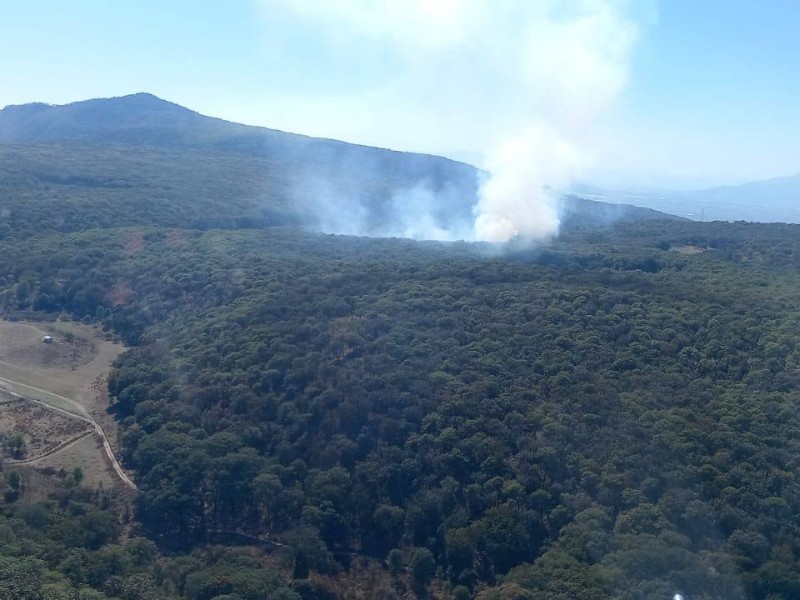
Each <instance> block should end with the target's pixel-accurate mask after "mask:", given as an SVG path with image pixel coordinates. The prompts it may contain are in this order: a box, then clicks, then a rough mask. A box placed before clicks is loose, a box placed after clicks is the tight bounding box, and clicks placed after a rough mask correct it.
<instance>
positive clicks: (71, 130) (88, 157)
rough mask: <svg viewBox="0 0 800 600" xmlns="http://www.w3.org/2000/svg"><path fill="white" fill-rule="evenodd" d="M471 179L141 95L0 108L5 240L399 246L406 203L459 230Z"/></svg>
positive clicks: (596, 211)
mask: <svg viewBox="0 0 800 600" xmlns="http://www.w3.org/2000/svg"><path fill="white" fill-rule="evenodd" d="M482 176H483V174H482V173H481V172H480V171H479V170H477V169H476V168H475V167H473V166H471V165H468V164H465V163H461V162H457V161H453V160H450V159H447V158H443V157H439V156H432V155H426V154H416V153H408V152H395V151H392V150H386V149H380V148H372V147H368V146H360V145H356V144H349V143H345V142H341V141H336V140H328V139H319V138H312V137H307V136H303V135H298V134H293V133H286V132H283V131H277V130H273V129H266V128H262V127H251V126H246V125H240V124H236V123H231V122H228V121H224V120H221V119H216V118H212V117H207V116H203V115H200V114H199V113H196V112H194V111H192V110H189V109H187V108H184V107H182V106H179V105H177V104H173V103H171V102H167V101H165V100H161V99H160V98H157V97H155V96H153V95H151V94H145V93H140V94H133V95H130V96H124V97H120V98H109V99H95V100H87V101H83V102H76V103H73V104H67V105H63V106H53V105H47V104H41V103H36V104H26V105H21V106H8V107H6V108H5V109H3V110H0V208H2V209H3V211H2V213H0V215H4V216H0V234H2V232H3V231H4V230H5V231H6V233H5V235H9V233H8V232H12V233H13V232H19V231H22V230H25V229H26V228H29V227H30V226H31V225H30V224H31V223H32V222H33V223H36V224H37V227H39V228H42V229H48V228H53V229H57V230H60V231H69V230H77V229H85V228H91V227H107V226H140V225H159V226H170V227H189V228H211V227H268V226H275V225H307V226H310V227H316V228H319V229H322V230H326V231H332V232H340V233H365V234H375V235H403V230H402V228H401V227H397V226H396V222H397V221H398V215H400V214H402V213H404V211H405V209H406V208H407V207H409V206H411V205H419V204H420V203H424V204H426V207H425V210H426V211H427V212H428V213H429V214H427V213H426V215H427V216H428V217H429V218H430V219H431V220H432V226H433V227H437V228H444V229H448V228H451V229H454V230H455V229H460V230H463V229H464V228H466V227H468V226H469V225H470V224H471V222H472V218H473V215H472V207H473V206H474V204H475V202H476V199H477V194H478V187H479V181H480V178H481V177H482ZM53 207H57V210H55V211H54V210H53ZM577 207H579V208H580V211H578V210H577ZM565 212H566V214H567V216H568V218H569V221H570V222H573V223H574V222H578V221H580V222H581V223H582V224H586V223H591V222H594V223H602V224H606V223H608V222H611V221H614V220H620V219H623V220H631V219H634V220H635V219H639V218H642V219H651V218H654V217H656V218H660V217H665V216H666V215H660V214H658V213H655V212H653V211H641V210H637V209H636V208H634V207H624V208H619V207H613V208H609V207H608V206H604V205H603V204H597V203H586V202H578V203H576V201H575V200H573V201H568V202H566V203H565ZM578 212H580V215H578ZM353 223H357V225H358V227H357V229H353V230H352V231H351V230H348V227H349V226H350V225H351V224H353ZM406 225H407V224H406Z"/></svg>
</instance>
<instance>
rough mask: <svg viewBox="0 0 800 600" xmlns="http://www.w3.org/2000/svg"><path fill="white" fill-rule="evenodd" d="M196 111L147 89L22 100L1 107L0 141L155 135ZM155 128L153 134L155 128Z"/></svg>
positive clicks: (193, 119)
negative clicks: (57, 101) (54, 100)
mask: <svg viewBox="0 0 800 600" xmlns="http://www.w3.org/2000/svg"><path fill="white" fill-rule="evenodd" d="M202 118H203V117H201V116H200V115H198V114H197V113H196V112H194V111H192V110H190V109H188V108H184V107H183V106H180V105H178V104H175V103H173V102H168V101H167V100H162V99H161V98H159V97H158V96H154V95H153V94H150V93H147V92H138V93H135V94H129V95H127V96H119V97H116V98H95V99H92V100H82V101H80V102H72V103H70V104H62V105H53V104H43V103H35V104H23V105H20V106H7V107H6V108H5V109H3V110H0V141H5V142H40V141H55V140H71V141H75V140H84V141H86V140H97V141H133V140H134V139H138V140H139V141H140V142H142V143H148V142H155V141H158V139H156V138H162V137H163V131H164V130H169V129H173V130H174V129H176V128H182V127H185V126H186V125H188V124H190V123H194V122H196V121H198V120H200V119H202ZM156 130H158V131H159V132H160V133H159V134H158V135H156V136H155V138H153V139H150V138H152V137H153V136H152V134H153V132H154V131H156Z"/></svg>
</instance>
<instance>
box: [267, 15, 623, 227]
mask: <svg viewBox="0 0 800 600" xmlns="http://www.w3.org/2000/svg"><path fill="white" fill-rule="evenodd" d="M264 3H265V6H266V8H267V12H268V11H269V10H270V9H275V10H284V11H286V10H288V11H289V12H290V13H292V14H293V15H294V17H295V18H300V19H302V20H304V22H306V23H309V24H311V25H313V26H314V27H316V28H317V29H318V30H319V32H320V35H322V36H326V37H327V38H328V41H329V42H330V43H331V44H337V45H343V44H345V45H346V44H361V46H360V47H364V48H371V49H374V50H375V52H381V53H387V54H386V56H387V60H386V64H387V71H386V72H385V73H383V77H380V78H379V79H380V80H381V81H380V82H377V83H376V85H375V86H374V88H371V89H369V90H363V91H362V92H360V95H361V96H362V97H366V98H368V99H369V105H370V106H372V107H374V110H373V111H372V112H373V114H371V115H369V118H371V119H372V120H373V121H375V122H376V126H377V127H380V126H381V125H380V123H381V122H386V121H391V119H392V118H393V113H392V110H393V109H394V108H398V109H399V111H398V117H397V118H398V119H400V120H402V119H403V117H402V115H400V114H399V112H400V111H402V112H405V113H406V114H409V113H410V114H411V115H412V117H410V118H406V119H405V121H406V122H404V123H403V124H404V125H405V126H407V127H408V128H409V129H410V130H411V131H410V133H411V134H412V135H413V130H414V127H415V125H414V122H413V121H414V120H416V123H417V125H416V127H419V128H423V127H425V128H430V127H434V128H436V129H437V131H440V132H441V141H440V146H441V147H442V148H446V147H451V148H457V147H458V146H461V147H464V148H480V149H481V150H482V152H483V154H484V155H485V157H486V163H485V167H486V169H487V171H488V172H489V174H490V175H489V176H488V177H487V178H486V180H485V181H484V182H483V183H482V184H481V186H480V191H479V194H478V200H477V202H476V203H475V205H474V207H473V217H474V218H473V222H472V223H470V224H469V225H468V226H464V224H463V223H460V224H459V226H458V227H457V228H454V227H452V226H450V227H448V226H442V224H441V223H438V222H437V221H436V219H435V218H432V215H434V214H435V212H436V210H435V206H426V205H425V203H421V202H412V203H402V202H400V203H398V202H395V203H394V204H395V205H396V208H397V210H398V212H397V214H396V217H397V218H396V220H397V222H398V227H397V228H395V229H396V231H394V230H392V231H390V232H388V233H389V234H391V235H411V236H413V237H418V238H428V239H467V240H480V241H494V242H503V241H508V240H509V239H512V238H515V237H518V238H521V239H523V240H530V241H538V240H543V239H547V238H549V237H552V236H554V235H556V234H557V232H558V228H559V202H558V196H557V191H558V190H562V189H564V188H565V187H566V186H567V185H568V184H569V182H570V181H572V180H573V179H574V178H575V177H576V176H578V175H579V174H580V172H581V170H582V169H584V168H585V167H586V166H587V165H588V164H590V162H591V152H590V150H589V147H590V146H591V137H592V134H593V126H594V124H595V123H596V122H597V120H598V119H599V118H600V117H601V116H602V114H603V113H605V112H606V111H608V110H609V108H610V107H611V106H612V105H613V104H614V102H615V100H616V99H617V98H618V96H619V95H620V93H621V92H622V91H623V89H624V87H625V85H626V82H627V79H628V73H629V63H630V56H631V51H632V48H633V46H634V43H635V41H636V38H637V33H638V28H637V24H636V20H635V19H634V17H633V16H632V14H631V10H630V6H629V4H628V3H627V2H625V1H623V0H580V1H567V0H538V1H536V2H528V1H526V0H329V1H325V0H264ZM376 115H379V118H376ZM414 115H416V116H418V118H417V119H415V118H414ZM365 118H366V117H365ZM457 145H458V146H457ZM415 196H416V197H419V196H420V193H419V191H416V192H415ZM423 196H424V194H423ZM431 196H433V195H431ZM434 202H435V199H434ZM337 204H338V205H341V204H342V201H337ZM351 212H352V213H353V214H357V213H358V210H353V211H351ZM409 224H414V226H409ZM390 229H391V228H390Z"/></svg>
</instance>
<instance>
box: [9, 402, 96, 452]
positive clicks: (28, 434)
mask: <svg viewBox="0 0 800 600" xmlns="http://www.w3.org/2000/svg"><path fill="white" fill-rule="evenodd" d="M90 431H92V430H91V428H90V427H89V424H88V423H86V422H84V421H79V420H78V419H73V418H70V417H68V416H66V415H62V414H59V413H56V412H54V411H51V410H49V409H47V408H45V407H43V406H39V405H37V404H33V403H30V402H25V401H22V400H17V401H16V402H5V403H3V404H0V438H2V440H3V446H4V452H3V457H4V459H18V460H31V459H34V458H36V457H39V456H41V455H43V454H46V453H48V452H51V451H53V450H54V449H56V448H58V447H59V446H60V445H61V444H64V443H65V442H67V441H69V440H71V439H73V438H74V437H75V436H77V435H78V434H80V433H82V432H87V433H88V432H90ZM16 435H20V436H21V439H22V441H23V445H22V446H21V447H20V448H19V449H14V447H13V440H12V438H13V437H15V436H16Z"/></svg>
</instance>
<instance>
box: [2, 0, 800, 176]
mask: <svg viewBox="0 0 800 600" xmlns="http://www.w3.org/2000/svg"><path fill="white" fill-rule="evenodd" d="M575 1H576V2H577V0H575ZM581 1H583V2H585V3H589V4H591V3H593V2H597V1H599V0H581ZM608 1H611V2H613V3H614V4H616V5H621V2H617V1H616V0H608ZM554 3H557V0H540V2H539V3H538V4H541V5H542V6H544V5H552V4H554ZM523 4H524V5H525V6H526V8H525V9H524V11H525V12H526V15H527V16H526V17H525V18H529V19H534V20H535V18H536V16H535V15H533V16H532V15H531V14H530V13H532V12H533V13H535V12H536V11H537V9H536V8H535V7H536V6H538V4H537V0H530V2H527V3H523ZM512 5H514V1H513V0H495V1H494V2H484V1H482V0H461V1H460V0H404V1H399V0H398V1H395V0H375V1H374V2H370V1H369V0H339V1H333V0H331V1H328V2H326V0H225V1H222V0H219V1H214V2H212V1H203V0H193V1H191V2H188V1H185V0H157V1H156V0H136V1H127V0H118V1H113V2H112V1H109V0H72V1H69V2H66V1H63V0H0V7H2V9H3V10H2V18H0V106H2V105H6V104H20V103H26V102H33V101H43V102H49V103H56V104H61V103H66V102H71V101H76V100H81V99H86V98H91V97H104V96H117V95H124V94H128V93H133V92H137V91H148V92H151V93H154V94H156V95H158V96H160V97H162V98H165V99H168V100H172V101H174V102H177V103H179V104H182V105H185V106H188V107H190V108H193V109H195V110H198V111H199V112H202V113H205V114H210V115H214V116H219V117H223V118H226V119H229V120H233V121H239V122H244V123H248V124H254V125H263V126H267V127H273V128H278V129H284V130H289V131H295V132H298V133H306V134H310V135H319V136H326V137H333V138H339V139H344V140H348V141H354V142H360V143H365V144H370V145H376V146H382V147H390V148H396V149H404V150H416V151H424V152H432V153H449V154H451V155H455V156H459V157H461V156H463V157H469V156H471V155H472V154H471V153H474V155H475V156H478V155H479V154H480V153H481V152H484V151H485V150H486V148H487V145H490V144H492V143H493V142H494V141H495V140H494V136H495V133H496V132H497V131H508V130H510V129H513V128H514V127H515V126H516V124H517V123H523V122H525V118H524V116H525V114H526V112H529V111H533V112H534V113H536V118H537V119H539V120H542V119H545V120H546V119H547V118H548V117H547V115H550V114H551V113H554V112H557V110H558V109H557V106H559V105H560V104H559V103H561V102H562V100H563V98H564V97H565V96H564V94H567V97H568V100H567V104H569V103H570V102H573V100H574V98H572V97H571V96H569V95H570V94H572V95H573V96H574V95H578V94H579V95H580V96H581V97H582V98H585V99H587V100H586V102H584V103H583V104H579V103H575V102H573V104H575V106H573V107H572V108H570V111H571V112H570V113H569V114H568V116H569V119H565V118H564V116H563V115H561V116H560V117H556V118H557V119H560V123H561V126H562V129H563V124H564V123H565V122H567V121H569V120H570V119H572V116H573V115H576V116H575V119H576V120H577V121H580V120H581V119H582V115H583V113H584V112H586V111H587V110H589V109H594V104H593V103H594V102H595V100H596V101H597V104H598V105H600V106H599V108H598V110H597V111H596V112H597V114H593V115H592V125H591V128H590V129H587V130H586V131H583V132H582V133H581V135H579V136H572V139H577V140H579V141H580V144H583V145H585V146H586V148H585V149H582V150H584V151H585V153H586V156H588V157H590V160H589V161H588V162H589V163H590V164H591V165H592V167H593V169H594V170H609V171H622V172H625V173H627V174H630V175H631V176H632V177H635V178H637V179H640V180H645V179H648V178H652V179H656V178H660V177H661V176H663V175H670V176H677V177H678V178H680V179H681V180H694V179H697V180H698V181H700V182H709V183H712V182H723V181H724V182H738V181H743V180H747V179H757V178H766V177H772V176H780V175H788V174H793V173H796V172H800V110H798V108H797V106H798V99H800V2H798V0H763V1H756V0H703V1H698V0H661V1H660V2H655V1H653V2H651V1H650V0H634V1H631V2H630V3H629V5H627V8H626V9H625V10H624V11H622V12H624V15H625V20H624V22H622V23H621V24H620V23H617V24H615V26H614V27H616V29H614V28H611V29H609V30H607V31H603V32H601V33H600V34H598V35H597V38H598V39H597V43H598V44H603V51H608V52H610V53H611V55H612V58H613V60H611V61H610V63H611V64H612V67H613V68H614V69H616V68H618V67H619V68H621V69H622V72H620V73H618V72H616V71H613V72H608V73H606V72H604V73H602V75H599V76H598V77H603V80H602V82H601V84H598V85H601V86H603V90H604V91H602V92H601V93H599V94H597V95H595V94H594V93H593V91H592V90H593V88H592V86H593V85H595V83H596V82H595V81H594V80H593V79H592V78H593V77H595V76H596V73H594V72H593V70H592V69H594V68H595V66H593V65H591V64H588V65H583V67H585V68H584V69H583V71H580V70H579V71H578V72H579V73H581V77H582V78H583V81H582V84H581V85H580V86H577V87H574V88H571V87H570V82H569V81H567V82H563V81H559V80H558V79H557V78H555V77H554V75H553V74H552V73H550V72H547V73H545V75H546V77H544V78H542V74H541V73H539V74H538V75H539V77H538V79H536V78H535V79H534V81H536V82H539V84H540V85H539V88H538V92H537V95H536V96H535V98H534V99H533V100H532V96H531V93H530V89H528V90H527V91H526V92H525V93H520V89H519V81H518V80H521V79H523V78H525V77H526V74H525V73H523V72H522V71H524V70H525V69H527V66H526V65H521V64H518V63H517V62H515V59H513V57H514V50H513V48H512V47H511V46H512V45H513V44H515V43H518V42H519V40H522V39H523V38H522V37H521V33H520V30H518V25H519V23H518V21H520V20H521V19H522V17H521V16H519V15H518V14H516V13H515V10H517V12H518V11H519V9H512V8H511V7H512ZM530 6H533V7H534V8H533V9H531V8H530ZM365 7H368V8H367V9H365ZM487 7H490V8H487ZM506 9H507V10H506ZM504 11H505V12H504ZM490 13H491V14H490ZM595 22H596V21H595ZM592 26H594V25H592ZM554 32H555V33H554ZM587 34H588V35H595V32H591V31H590V32H586V31H582V30H581V29H580V28H579V27H577V28H562V29H558V28H556V29H554V28H552V27H551V28H549V29H547V30H545V33H544V34H543V35H544V36H545V37H546V39H547V40H548V41H547V43H543V45H542V46H541V48H539V51H540V52H546V53H548V55H549V56H561V55H562V54H563V55H564V56H567V57H568V58H569V56H570V48H571V47H572V46H573V45H574V39H571V37H572V38H574V36H576V35H577V36H583V35H587ZM617 38H620V39H621V38H625V40H626V41H625V43H621V42H619V39H617ZM628 38H630V39H628ZM589 47H590V48H591V45H590V46H589ZM509 57H511V59H509ZM581 58H582V57H578V59H581ZM553 64H555V65H556V66H558V64H559V63H558V60H556V61H555V63H554V62H553V61H552V60H548V61H547V62H545V64H544V66H543V67H542V68H543V69H550V68H551V67H552V66H553ZM604 64H605V63H604ZM571 66H573V67H574V65H571ZM601 67H602V68H605V67H604V66H603V65H601ZM568 72H570V73H574V72H575V70H574V69H573V70H572V71H568ZM543 81H545V82H547V83H546V84H542V83H541V82H543ZM551 84H552V85H553V86H555V87H558V86H561V85H563V86H564V89H561V88H559V90H560V91H559V93H558V94H555V93H554V98H553V99H551V100H549V102H550V103H549V104H548V100H547V99H542V97H543V96H546V95H547V93H548V90H549V88H550V85H551ZM545 88H547V89H545ZM612 92H613V93H612ZM595 96H597V98H596V97H595ZM532 104H533V105H535V106H532ZM554 107H555V108H554ZM573 109H574V110H573ZM601 109H602V110H601ZM542 115H545V116H544V117H543V116H542ZM580 126H581V127H583V126H582V125H580ZM577 127H578V126H577V125H576V128H577ZM657 176H658V177H657Z"/></svg>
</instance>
